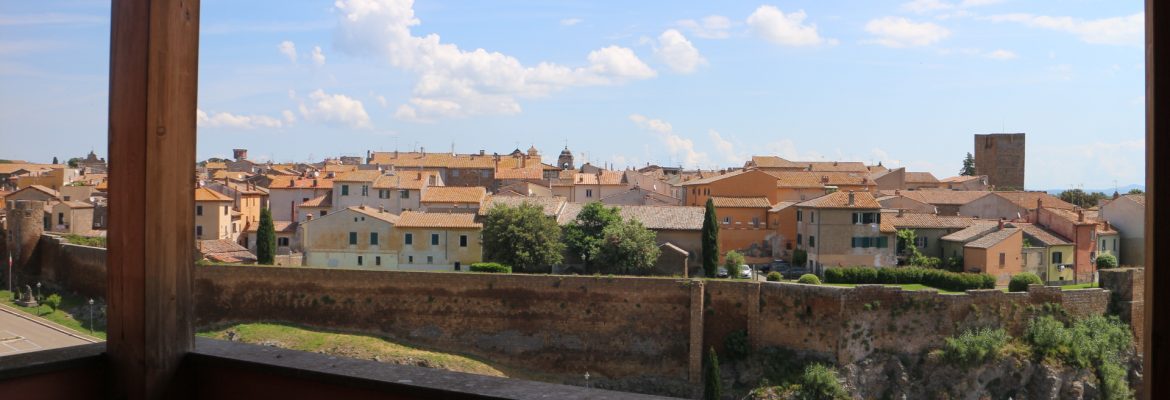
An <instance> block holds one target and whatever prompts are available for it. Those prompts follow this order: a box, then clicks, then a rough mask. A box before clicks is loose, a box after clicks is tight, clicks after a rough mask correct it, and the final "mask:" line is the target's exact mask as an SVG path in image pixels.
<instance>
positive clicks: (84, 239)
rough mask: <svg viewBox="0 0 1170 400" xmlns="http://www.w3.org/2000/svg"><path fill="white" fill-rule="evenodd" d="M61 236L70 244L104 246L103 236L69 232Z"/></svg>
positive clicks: (104, 239)
mask: <svg viewBox="0 0 1170 400" xmlns="http://www.w3.org/2000/svg"><path fill="white" fill-rule="evenodd" d="M61 237H63V238H65V241H67V242H69V243H71V244H77V245H82V246H89V247H101V248H103V249H104V248H106V238H105V237H104V236H81V235H76V234H72V233H70V234H67V235H62V236H61Z"/></svg>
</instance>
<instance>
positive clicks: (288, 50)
mask: <svg viewBox="0 0 1170 400" xmlns="http://www.w3.org/2000/svg"><path fill="white" fill-rule="evenodd" d="M276 49H277V50H279V51H280V54H284V56H285V57H288V61H289V62H292V63H293V64H296V63H297V45H296V44H294V43H293V42H291V41H288V40H285V41H283V42H280V44H278V45H276Z"/></svg>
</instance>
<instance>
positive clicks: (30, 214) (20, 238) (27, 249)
mask: <svg viewBox="0 0 1170 400" xmlns="http://www.w3.org/2000/svg"><path fill="white" fill-rule="evenodd" d="M44 230H45V202H43V201H38V200H14V201H9V202H8V237H7V238H5V239H7V243H6V246H5V247H7V250H8V255H10V256H12V264H13V272H14V273H15V274H16V275H18V276H26V277H27V276H30V275H37V274H38V273H39V271H31V270H30V268H31V266H30V265H28V264H29V259H30V258H32V254H33V250H34V249H36V247H37V242H38V241H40V240H41V233H42V232H44ZM3 262H8V260H4V261H3ZM5 279H7V277H6V278H5ZM18 282H19V281H18Z"/></svg>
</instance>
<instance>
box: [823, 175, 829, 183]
mask: <svg viewBox="0 0 1170 400" xmlns="http://www.w3.org/2000/svg"><path fill="white" fill-rule="evenodd" d="M821 184H823V185H828V184H829V177H828V176H827V175H821Z"/></svg>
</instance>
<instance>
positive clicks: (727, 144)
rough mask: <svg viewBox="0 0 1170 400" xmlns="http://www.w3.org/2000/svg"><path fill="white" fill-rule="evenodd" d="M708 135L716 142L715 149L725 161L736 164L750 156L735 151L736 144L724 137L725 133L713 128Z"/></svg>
mask: <svg viewBox="0 0 1170 400" xmlns="http://www.w3.org/2000/svg"><path fill="white" fill-rule="evenodd" d="M707 136H709V137H710V138H711V142H712V143H714V144H715V151H717V152H718V153H719V155H720V156H722V157H723V161H724V162H726V163H730V164H732V165H736V164H739V163H743V162H745V161H747V159H748V158H749V156H748V155H747V154H740V153H738V152H736V151H735V144H733V143H731V141H730V140H727V139H724V138H723V135H721V134H719V132H718V131H716V130H714V129H711V130H708V131H707Z"/></svg>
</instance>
